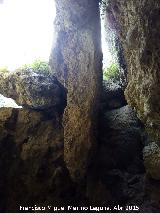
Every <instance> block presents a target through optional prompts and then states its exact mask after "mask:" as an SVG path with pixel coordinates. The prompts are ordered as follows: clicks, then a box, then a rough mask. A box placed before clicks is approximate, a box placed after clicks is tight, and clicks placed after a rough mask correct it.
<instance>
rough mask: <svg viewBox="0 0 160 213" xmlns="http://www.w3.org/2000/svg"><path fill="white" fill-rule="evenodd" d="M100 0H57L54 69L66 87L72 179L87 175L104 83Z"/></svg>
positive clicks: (66, 131)
mask: <svg viewBox="0 0 160 213" xmlns="http://www.w3.org/2000/svg"><path fill="white" fill-rule="evenodd" d="M98 2H99V1H98V0H94V1H93V0H56V9H57V15H56V20H55V27H56V39H55V40H54V41H53V49H52V52H51V56H50V65H51V70H52V72H53V73H54V75H55V76H56V77H57V79H58V80H59V81H60V82H61V83H62V84H63V85H64V86H65V88H66V89H67V92H68V93H67V107H66V109H65V112H64V117H63V121H64V159H65V162H66V165H67V167H68V169H69V171H70V174H71V176H72V178H73V179H74V180H75V181H79V180H81V179H82V178H84V176H85V174H86V170H87V167H88V164H89V162H90V157H91V153H92V150H93V148H94V144H95V140H96V123H97V122H96V121H97V115H98V105H99V98H100V93H101V85H102V82H101V81H102V53H101V34H100V15H99V3H98Z"/></svg>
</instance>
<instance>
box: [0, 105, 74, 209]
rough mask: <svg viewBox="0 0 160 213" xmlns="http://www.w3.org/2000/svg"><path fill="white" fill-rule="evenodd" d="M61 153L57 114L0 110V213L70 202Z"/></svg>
mask: <svg viewBox="0 0 160 213" xmlns="http://www.w3.org/2000/svg"><path fill="white" fill-rule="evenodd" d="M63 150H64V149H63V128H62V125H61V119H60V117H59V115H58V114H57V113H56V112H52V113H51V112H47V111H37V110H32V109H24V108H22V109H13V108H0V171H1V173H0V196H1V197H2V198H3V199H1V200H0V212H13V213H16V212H18V211H19V206H20V205H21V206H27V204H28V203H29V205H30V206H32V205H33V206H34V205H35V203H36V204H39V205H40V206H44V205H45V206H46V205H51V204H54V205H62V204H64V203H65V202H72V201H71V200H72V196H73V197H74V199H75V195H73V194H72V195H71V193H74V187H73V183H72V182H71V180H70V177H69V173H68V171H67V169H66V167H65V165H64V161H63ZM8 203H9V205H7V204H8ZM4 209H5V211H4ZM2 210H3V211H2Z"/></svg>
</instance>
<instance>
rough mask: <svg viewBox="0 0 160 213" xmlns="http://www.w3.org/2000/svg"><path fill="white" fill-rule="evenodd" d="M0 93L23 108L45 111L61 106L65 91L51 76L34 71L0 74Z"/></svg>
mask: <svg viewBox="0 0 160 213" xmlns="http://www.w3.org/2000/svg"><path fill="white" fill-rule="evenodd" d="M0 93H1V94H3V95H5V96H6V97H9V98H12V99H14V100H15V101H16V103H17V104H18V105H20V106H23V107H28V108H34V109H47V108H50V107H54V106H60V105H63V107H64V100H65V90H64V88H63V86H62V85H61V84H60V83H59V82H58V81H57V80H56V78H55V77H53V76H51V75H45V74H42V73H39V74H38V73H35V72H34V71H32V70H31V69H30V70H25V71H15V72H13V73H9V74H2V73H1V74H0Z"/></svg>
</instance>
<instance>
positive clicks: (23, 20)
mask: <svg viewBox="0 0 160 213" xmlns="http://www.w3.org/2000/svg"><path fill="white" fill-rule="evenodd" d="M55 15H56V7H55V2H54V0H23V1H21V0H15V1H12V0H4V1H1V2H0V28H1V32H2V33H1V34H0V47H1V48H0V58H1V60H0V74H4V75H7V73H10V72H14V71H16V70H24V69H26V70H27V69H32V70H33V71H37V72H41V71H42V72H47V73H48V72H49V65H48V63H49V56H50V52H51V47H52V41H53V39H54V25H53V22H54V19H55ZM1 93H2V94H1ZM7 97H8V96H6V95H5V94H3V92H2V91H0V107H13V108H17V107H19V106H18V105H17V104H16V103H15V101H14V100H13V99H11V98H7Z"/></svg>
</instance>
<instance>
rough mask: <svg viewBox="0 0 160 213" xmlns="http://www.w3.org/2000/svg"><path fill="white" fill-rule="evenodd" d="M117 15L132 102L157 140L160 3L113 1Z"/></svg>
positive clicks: (159, 81) (159, 125)
mask: <svg viewBox="0 0 160 213" xmlns="http://www.w3.org/2000/svg"><path fill="white" fill-rule="evenodd" d="M109 7H110V9H111V11H112V13H113V15H114V19H115V25H116V28H117V33H118V34H119V36H120V39H121V41H122V45H123V48H124V52H125V58H126V62H127V65H128V86H127V89H126V92H125V95H126V98H127V101H128V103H129V104H130V105H131V106H132V107H135V108H136V110H137V112H138V115H139V117H140V119H141V120H142V121H143V122H144V123H145V124H146V127H147V129H148V130H149V132H150V133H152V134H153V136H154V138H156V139H158V138H160V133H159V132H160V131H159V130H160V101H159V100H160V72H159V67H160V64H159V61H160V60H159V55H160V54H159V51H160V31H159V28H160V1H158V0H151V1H147V0H143V1H139V0H135V1H133V0H128V1H125V0H112V1H109Z"/></svg>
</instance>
